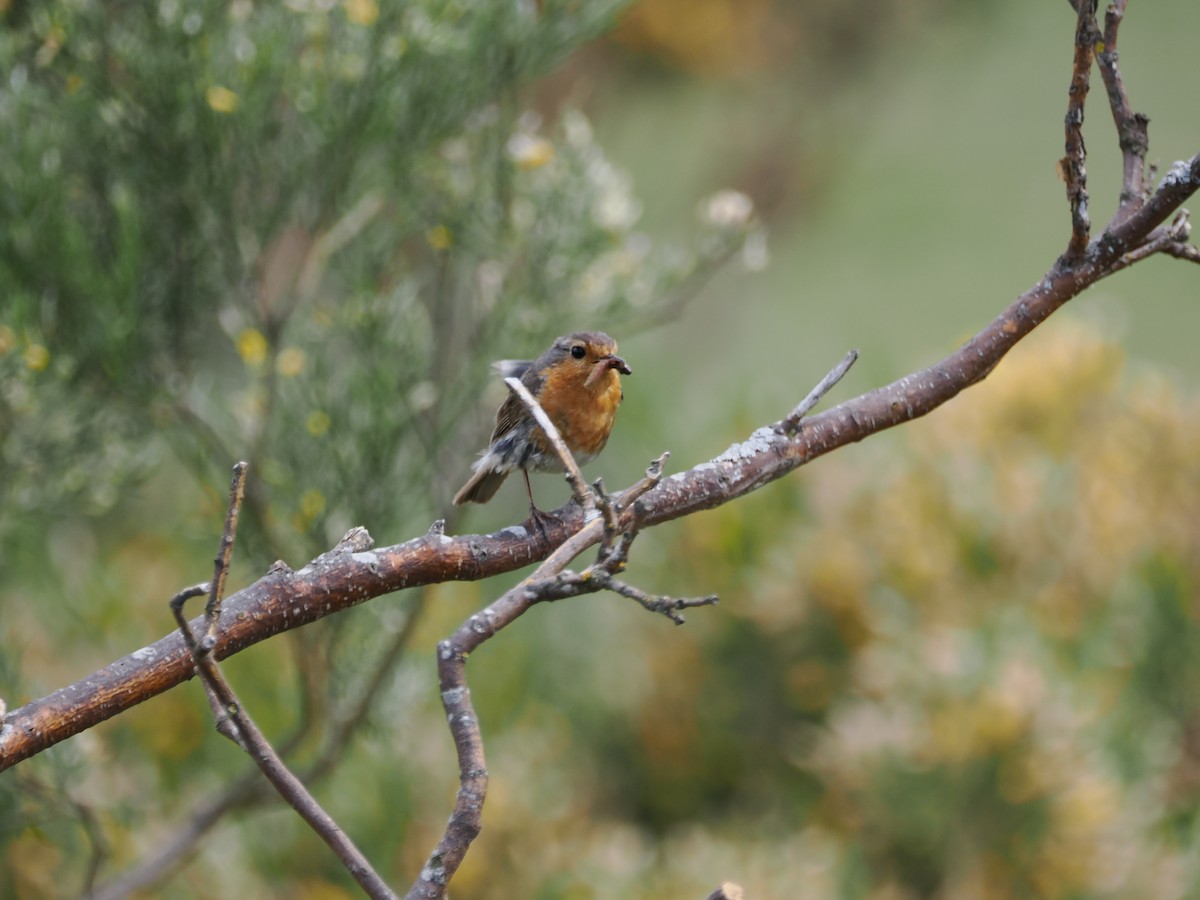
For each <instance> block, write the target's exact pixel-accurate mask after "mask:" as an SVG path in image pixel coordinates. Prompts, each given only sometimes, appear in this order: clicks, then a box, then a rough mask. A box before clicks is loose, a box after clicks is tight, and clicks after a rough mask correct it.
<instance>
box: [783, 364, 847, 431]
mask: <svg viewBox="0 0 1200 900" xmlns="http://www.w3.org/2000/svg"><path fill="white" fill-rule="evenodd" d="M857 359H858V351H857V350H851V351H850V352H849V353H847V354H846V355H845V356H843V357H842V361H841V362H839V363H838V364H837V365H836V366H834V367H833V368H832V369H830V370H829V371H828V372H826V373H825V377H824V378H822V379H821V380H820V381H818V382H817V384H816V386H815V387H813V389H812V390H811V391H809V392H808V396H807V397H805V398H804V399H803V400H801V401H800V402H799V403H798V404H797V405H796V408H795V409H793V410H792V411H791V412H790V413H788V414H787V416H786V417H784V419H783V420H782V421H781V422H780V423H779V425H778V426H777V427H778V428H779V432H780V433H781V434H793V433H795V431H796V429H797V428H799V427H800V420H801V419H803V418H804V417H805V416H806V415H808V413H809V412H810V411H811V410H812V408H813V407H814V406H816V405H817V404H818V403H820V402H821V398H822V397H824V396H825V395H826V394H828V393H829V391H830V390H832V388H833V386H834V385H835V384H837V383H838V382H839V381H841V380H842V378H843V376H845V374H846V373H847V372H849V371H850V367H851V366H852V365H854V363H855V360H857Z"/></svg>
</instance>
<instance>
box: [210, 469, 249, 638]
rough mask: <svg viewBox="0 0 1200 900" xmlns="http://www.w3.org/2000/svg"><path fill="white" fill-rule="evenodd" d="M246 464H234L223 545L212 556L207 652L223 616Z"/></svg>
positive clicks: (244, 493)
mask: <svg viewBox="0 0 1200 900" xmlns="http://www.w3.org/2000/svg"><path fill="white" fill-rule="evenodd" d="M246 467H247V463H245V462H239V463H236V464H234V467H233V479H232V481H230V483H229V508H228V511H227V513H226V516H225V527H224V529H223V530H222V531H221V544H220V547H219V548H218V549H217V555H216V558H215V559H213V579H212V583H211V584H212V587H211V590H210V592H209V595H208V603H207V604H206V605H205V607H204V640H203V641H201V645H202V646H203V648H204V650H205V651H206V652H207V651H209V650H212V648H213V647H214V646H216V643H217V622H218V621H219V620H220V618H221V600H222V599H224V597H225V576H226V575H228V574H229V557H230V556H231V555H232V554H233V542H234V541H235V540H236V539H237V527H238V517H239V516H240V515H241V510H242V500H243V499H244V498H245V496H246Z"/></svg>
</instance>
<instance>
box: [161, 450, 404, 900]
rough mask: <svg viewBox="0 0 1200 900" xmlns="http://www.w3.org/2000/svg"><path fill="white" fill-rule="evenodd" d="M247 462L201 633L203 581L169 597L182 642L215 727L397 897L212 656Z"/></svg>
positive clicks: (379, 888)
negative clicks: (190, 614) (196, 602)
mask: <svg viewBox="0 0 1200 900" xmlns="http://www.w3.org/2000/svg"><path fill="white" fill-rule="evenodd" d="M245 486H246V463H244V462H239V463H238V464H237V465H235V466H234V467H233V483H232V484H231V485H230V488H229V510H228V513H227V514H226V516H225V528H224V531H223V532H222V535H221V548H220V550H219V551H218V553H217V557H216V559H215V560H214V566H215V570H214V572H213V580H212V583H211V585H210V586H208V591H207V592H208V595H209V596H208V604H207V606H206V607H205V613H204V625H205V634H204V637H203V638H201V639H200V640H199V641H197V640H196V638H195V637H194V636H193V633H192V629H191V626H190V625H189V624H188V621H187V619H186V618H185V617H184V615H183V605H184V603H185V602H187V600H188V599H190V598H191V597H196V596H199V595H200V594H201V593H204V592H205V590H204V589H205V586H204V585H199V586H197V587H191V588H185V589H184V590H182V591H180V592H179V593H178V594H176V595H175V596H174V597H173V598H172V599H171V611H172V612H173V613H174V614H175V618H176V620H177V621H178V622H179V630H180V632H181V633H182V635H183V639H184V643H185V644H186V645H187V647H188V649H189V650H190V652H191V656H192V661H193V662H194V663H195V666H196V671H197V673H198V674H199V675H200V678H201V679H202V680H203V682H204V687H205V693H206V694H207V695H208V700H209V704H210V705H211V706H212V710H213V716H214V718H215V720H216V726H217V731H219V732H220V733H221V734H223V735H225V736H226V737H228V738H229V739H230V740H232V741H233V742H234V743H236V744H237V745H238V746H239V747H241V748H242V749H243V750H245V751H246V753H247V754H249V756H250V757H251V758H252V759H253V760H254V762H255V763H256V764H257V765H258V767H259V769H260V770H261V771H262V773H263V775H265V776H266V778H267V780H268V781H270V782H271V785H272V786H273V787H274V788H275V790H276V791H278V792H279V795H280V796H281V797H282V798H283V799H284V800H285V801H287V803H288V805H289V806H291V807H292V809H294V810H296V812H297V813H299V814H300V817H301V818H302V819H304V821H305V822H307V823H308V825H309V827H310V828H312V829H313V831H315V832H316V833H317V834H318V835H319V836H320V837H321V839H322V840H324V841H325V843H326V844H328V845H329V847H330V849H332V850H333V852H334V853H335V854H336V855H337V857H338V859H339V860H341V862H342V865H344V866H345V867H346V870H347V871H348V872H349V873H350V874H351V875H352V876H353V877H354V880H355V881H357V882H358V884H359V886H360V887H362V889H363V890H364V891H366V893H367V895H368V896H370V897H371V898H373V900H391V898H393V897H395V894H393V893H392V890H391V888H389V887H388V886H387V883H386V882H384V880H383V879H382V878H380V877H379V875H378V874H377V873H376V872H375V870H374V869H373V868H371V864H370V863H369V862H368V861H367V858H366V857H365V856H363V855H362V853H361V852H360V851H359V849H358V848H357V847H355V846H354V844H353V842H352V841H351V840H350V839H349V838H348V837H347V836H346V834H345V833H344V832H343V831H342V830H341V828H339V827H338V825H337V823H336V822H334V821H333V818H332V817H331V816H330V815H329V814H328V813H327V812H325V810H324V809H322V808H321V805H320V804H319V803H318V802H317V800H316V798H315V797H313V796H312V794H310V793H309V792H308V790H307V789H305V787H304V785H303V783H301V781H300V779H298V778H297V777H296V776H295V775H294V774H292V772H291V771H290V770H289V769H288V768H287V766H285V765H284V763H283V760H282V759H280V758H279V754H277V753H276V752H275V749H274V748H273V747H272V746H271V744H270V743H269V742H268V741H267V739H266V737H265V736H264V735H263V733H262V732H261V731H259V729H258V726H257V725H256V724H255V723H254V720H253V719H251V718H250V715H249V714H248V713H247V712H246V710H245V708H244V707H243V706H242V704H241V702H240V701H239V700H238V699H237V696H236V695H235V694H234V692H233V688H231V687H230V686H229V683H228V682H227V681H226V680H225V676H224V674H223V673H222V672H221V669H220V666H218V665H217V661H216V659H215V658H214V656H213V652H212V651H213V649H214V648H215V647H216V637H215V635H216V624H217V619H218V617H219V616H220V610H221V599H222V598H221V590H222V586H223V585H224V584H225V575H226V573H227V572H228V570H229V559H230V556H231V555H232V553H233V542H234V539H235V538H236V537H237V523H238V515H239V513H240V511H241V505H242V498H243V497H244V496H245Z"/></svg>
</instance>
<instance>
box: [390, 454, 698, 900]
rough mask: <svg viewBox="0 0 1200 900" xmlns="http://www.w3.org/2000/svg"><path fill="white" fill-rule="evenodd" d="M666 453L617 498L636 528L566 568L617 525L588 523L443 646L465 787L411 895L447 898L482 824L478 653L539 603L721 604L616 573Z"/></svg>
mask: <svg viewBox="0 0 1200 900" xmlns="http://www.w3.org/2000/svg"><path fill="white" fill-rule="evenodd" d="M666 458H667V454H665V453H664V454H663V455H662V456H660V457H659V458H658V459H656V460H655V461H654V462H653V463H652V464H651V466H650V467H649V468H648V469H647V470H646V475H645V477H644V478H642V479H641V480H640V481H639V482H638V483H637V484H635V485H633V487H631V488H629V489H628V490H626V491H625V492H623V493H622V494H621V495H619V498H618V499H617V503H616V504H613V507H612V510H613V515H612V522H613V523H616V525H615V527H617V528H619V527H620V524H621V522H622V521H623V520H624V519H625V518H626V516H628V519H629V528H628V529H627V530H625V531H622V532H621V534H620V538H619V539H618V540H616V541H615V543H614V542H613V541H612V540H611V539H605V541H604V543H603V545H602V548H601V552H600V553H599V554H598V559H597V561H596V562H595V563H593V564H592V565H591V566H589V567H588V568H587V569H586V570H584V572H582V573H580V574H575V573H572V572H567V571H565V567H566V566H567V565H568V564H569V563H570V561H571V559H573V558H574V557H575V556H577V555H578V554H579V553H581V552H582V551H583V550H584V549H586V547H588V546H590V545H591V544H594V543H596V542H597V541H599V540H601V539H602V536H604V535H605V534H606V533H607V532H609V531H610V530H611V528H610V526H608V525H607V524H606V518H607V517H606V516H598V517H596V518H594V519H592V521H590V522H588V523H587V524H586V525H585V526H584V528H582V529H581V530H580V531H579V532H577V533H576V534H575V535H574V536H573V537H572V538H570V539H569V540H567V541H566V542H564V543H563V544H562V545H561V546H560V547H559V548H558V549H557V550H556V551H555V552H554V554H552V555H551V556H550V557H549V558H548V559H547V560H546V561H545V562H544V563H542V565H540V566H539V567H538V568H537V570H536V571H535V572H534V574H533V575H532V576H530V577H529V578H527V579H525V580H524V581H522V582H520V583H519V584H517V585H516V586H515V587H513V588H512V589H511V590H509V591H508V592H506V593H505V594H503V595H502V596H501V597H499V598H498V599H497V600H495V601H493V602H492V603H491V604H489V605H488V606H487V607H485V608H484V609H483V610H481V611H479V612H477V613H475V614H474V615H472V616H471V617H470V618H469V619H467V621H466V622H464V623H463V624H462V625H460V626H459V627H458V629H457V630H456V631H455V632H454V634H452V635H451V636H450V637H449V638H447V639H446V640H444V641H442V642H441V643H440V644H438V648H437V652H438V682H439V685H440V687H441V698H442V707H443V708H444V709H445V711H446V721H447V723H448V725H449V728H450V735H451V737H452V739H453V740H454V750H455V755H456V756H457V758H458V772H459V789H458V794H457V795H456V797H455V801H454V809H453V811H452V812H451V814H450V818H449V820H448V821H447V823H446V828H445V831H444V832H443V834H442V837H441V840H439V841H438V845H437V847H435V848H434V850H433V853H431V854H430V856H429V859H428V861H427V862H426V864H425V865H424V866H423V867H422V869H421V873H420V875H419V876H418V878H417V880H416V881H415V882H414V883H413V885H412V887H411V888H409V892H408V895H407V896H408V897H409V898H413V900H417V898H422V900H429V898H442V897H444V896H445V893H446V886H447V885H448V884H449V882H450V879H451V878H453V877H454V873H455V872H457V871H458V867H459V866H460V865H461V864H462V861H463V859H464V858H465V857H466V854H467V851H468V849H470V846H471V843H472V842H473V841H474V840H475V838H476V837H477V836H478V835H479V831H480V829H481V828H482V827H483V802H484V799H485V797H486V796H487V787H488V770H487V760H486V758H485V756H484V750H483V734H482V732H481V731H480V728H479V718H478V716H477V715H476V713H475V707H474V705H473V703H472V702H471V691H470V688H469V687H468V686H467V669H466V664H467V658H468V657H469V656H470V655H471V654H472V653H474V652H475V650H477V649H478V648H479V647H480V646H481V645H482V644H483V643H484V642H485V641H487V640H490V639H491V638H492V637H494V636H495V635H496V634H498V633H499V632H500V631H501V630H503V629H504V628H505V627H507V626H508V625H511V624H512V623H513V622H515V621H516V620H517V619H518V618H519V617H520V616H522V615H523V614H524V613H525V612H526V611H528V610H529V609H530V608H531V607H532V606H534V605H535V604H537V603H543V602H547V601H552V600H562V599H566V598H568V597H578V596H581V595H583V594H591V593H595V592H597V591H601V590H606V589H611V590H613V591H615V592H617V593H620V594H622V595H624V596H627V597H633V598H634V599H636V600H638V602H640V603H642V605H643V606H644V607H645V608H646V609H648V610H650V611H652V612H657V613H661V614H663V615H665V616H667V617H668V618H670V619H671V620H672V621H675V622H677V623H678V622H680V621H681V620H682V617H681V616H680V615H679V612H678V611H679V610H681V609H687V608H690V607H693V606H707V605H710V604H712V603H715V602H716V598H715V597H705V598H700V599H696V600H689V599H674V598H670V597H651V596H649V595H647V594H644V593H643V592H641V591H638V590H637V589H636V588H633V587H632V586H630V585H626V584H625V583H624V582H619V581H617V580H616V579H615V578H614V577H613V576H614V575H615V574H616V573H618V572H620V571H622V570H623V569H624V567H625V564H626V561H627V553H628V549H629V546H630V544H631V543H632V541H633V537H634V535H635V534H636V530H637V525H638V521H639V515H638V513H637V510H636V509H635V508H634V507H635V505H636V503H637V501H638V500H639V499H640V498H641V497H642V496H644V494H645V493H646V492H648V491H649V490H651V489H652V488H654V487H655V486H656V485H658V484H659V482H660V480H661V478H662V467H663V463H664V462H665V461H666ZM607 502H611V500H610V501H607ZM618 509H619V510H620V511H619V512H618V511H617V510H618Z"/></svg>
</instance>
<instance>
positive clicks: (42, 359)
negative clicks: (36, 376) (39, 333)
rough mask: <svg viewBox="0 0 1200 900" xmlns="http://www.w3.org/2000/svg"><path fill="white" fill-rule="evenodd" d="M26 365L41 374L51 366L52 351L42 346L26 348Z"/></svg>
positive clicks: (31, 345)
mask: <svg viewBox="0 0 1200 900" xmlns="http://www.w3.org/2000/svg"><path fill="white" fill-rule="evenodd" d="M25 365H27V366H29V368H31V369H33V371H35V372H40V371H42V370H43V369H45V368H46V366H48V365H50V351H49V350H47V349H46V348H45V347H44V346H42V345H41V344H30V345H29V346H28V347H26V348H25Z"/></svg>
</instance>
